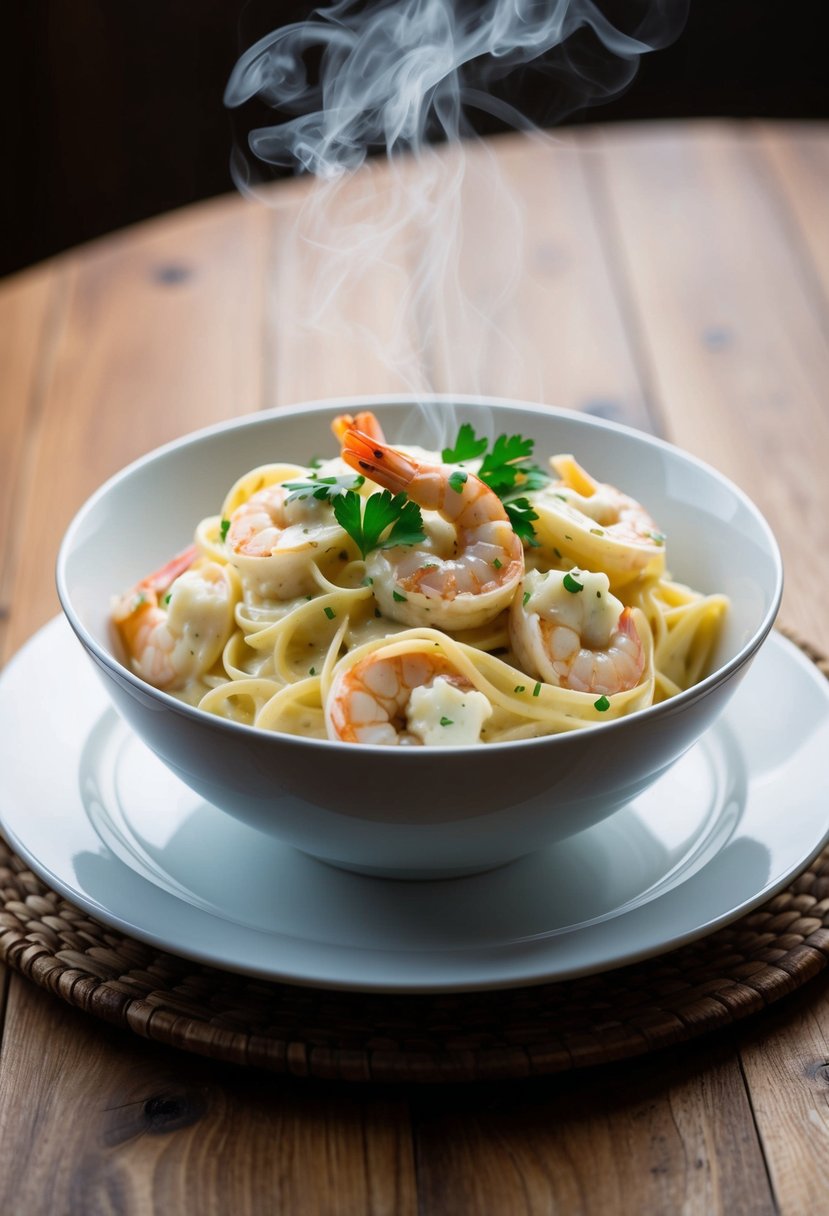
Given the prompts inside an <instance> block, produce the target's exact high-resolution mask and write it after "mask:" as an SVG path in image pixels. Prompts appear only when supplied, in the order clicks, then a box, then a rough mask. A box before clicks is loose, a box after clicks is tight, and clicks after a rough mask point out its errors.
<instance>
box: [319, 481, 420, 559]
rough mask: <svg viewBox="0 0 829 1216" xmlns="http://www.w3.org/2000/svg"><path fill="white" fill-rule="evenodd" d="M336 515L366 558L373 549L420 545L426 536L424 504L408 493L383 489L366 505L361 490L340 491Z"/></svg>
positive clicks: (373, 495)
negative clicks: (355, 491)
mask: <svg viewBox="0 0 829 1216" xmlns="http://www.w3.org/2000/svg"><path fill="white" fill-rule="evenodd" d="M334 515H335V517H336V520H337V523H338V524H339V525H340V527H341V528H344V529H345V531H346V532H347V533H348V535H349V536H350V537H351V539H352V540H353V541H354V543H355V544H356V545H357V548H358V549H359V550H360V553H361V554H362V556H363V557H364V558H365V557H366V556H367V555H368V554H369V553H370V552H371V551H372V549H389V548H391V547H392V546H393V545H416V544H417V543H418V541H421V540H425V539H426V534H425V532H424V531H423V516H422V515H421V514H420V507H419V506H418V505H417V503H415V502H410V501H409V499H408V498H407V497H406V495H405V494H395V495H392V494H391V493H390V491H389V490H383V491H382V492H381V493H378V494H372V495H371V497H370V498H367V499H366V500H365V505H363V499H361V497H360V495H359V494H354V493H352V492H347V493H345V494H340V495H338V496H337V498H335V499H334ZM389 528H390V529H391V531H387V529H389ZM384 533H386V535H385V536H384V535H383V534H384Z"/></svg>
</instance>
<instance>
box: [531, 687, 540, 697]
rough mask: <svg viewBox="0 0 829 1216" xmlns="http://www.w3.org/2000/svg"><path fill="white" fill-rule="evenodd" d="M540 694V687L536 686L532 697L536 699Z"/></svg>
mask: <svg viewBox="0 0 829 1216" xmlns="http://www.w3.org/2000/svg"><path fill="white" fill-rule="evenodd" d="M540 692H541V685H540V684H536V686H535V688H534V689H533V696H534V697H537V696H538V694H539V693H540Z"/></svg>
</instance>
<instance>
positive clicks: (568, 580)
mask: <svg viewBox="0 0 829 1216" xmlns="http://www.w3.org/2000/svg"><path fill="white" fill-rule="evenodd" d="M562 582H563V583H564V590H565V591H570V592H572V594H573V595H577V594H578V592H579V591H584V583H579V582H577V580H576V579H574V578H573V576H572V574H565V576H564V578H563V579H562Z"/></svg>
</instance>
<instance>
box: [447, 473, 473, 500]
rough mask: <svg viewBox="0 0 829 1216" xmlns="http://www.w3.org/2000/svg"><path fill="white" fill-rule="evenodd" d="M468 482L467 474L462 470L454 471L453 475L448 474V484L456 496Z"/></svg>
mask: <svg viewBox="0 0 829 1216" xmlns="http://www.w3.org/2000/svg"><path fill="white" fill-rule="evenodd" d="M468 480H469V474H468V473H464V471H463V470H462V469H456V470H455V472H454V473H450V474H449V484H450V486H451V487H452V489H453V490H454V491H455V493H456V494H461V493H462V492H463V487H464V486H465V485H466V483H467V481H468Z"/></svg>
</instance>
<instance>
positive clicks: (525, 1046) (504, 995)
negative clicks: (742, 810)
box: [0, 642, 829, 1081]
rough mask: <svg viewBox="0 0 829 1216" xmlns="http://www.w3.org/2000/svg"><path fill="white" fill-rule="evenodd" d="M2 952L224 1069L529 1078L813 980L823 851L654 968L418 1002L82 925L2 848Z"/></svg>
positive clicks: (676, 1031)
mask: <svg viewBox="0 0 829 1216" xmlns="http://www.w3.org/2000/svg"><path fill="white" fill-rule="evenodd" d="M799 645H800V646H801V648H802V649H803V650H804V651H805V652H806V653H807V654H808V655H809V657H810V658H811V659H812V660H813V661H814V662H815V663H817V664H818V666H820V667H821V669H822V670H823V671H824V673H825V674H827V675H829V662H828V661H827V660H826V659H824V658H823V657H822V656H821V655H819V654H817V653H816V652H815V651H814V650H813V648H811V647H809V646H807V645H805V644H804V643H802V642H800V643H799ZM827 802H828V803H829V799H827ZM783 810H784V808H781V813H782V812H783ZM827 816H828V817H829V806H827ZM0 956H2V958H4V959H5V961H6V962H7V963H9V964H10V965H11V966H12V967H14V968H16V969H17V970H18V971H20V972H21V973H22V974H23V975H25V976H27V977H28V978H29V979H32V980H34V981H35V983H37V984H40V985H41V986H42V987H44V988H47V989H48V990H49V991H50V992H53V993H55V994H56V995H57V996H60V997H62V998H63V1000H65V1001H67V1002H68V1003H69V1004H70V1005H74V1006H77V1007H78V1008H80V1009H83V1010H85V1011H86V1012H88V1013H92V1014H95V1015H96V1016H98V1017H100V1018H103V1019H104V1020H105V1021H107V1022H110V1023H113V1024H114V1025H116V1026H121V1027H123V1028H125V1029H127V1030H130V1031H132V1032H133V1033H135V1034H138V1035H141V1036H143V1037H144V1038H147V1039H153V1040H156V1041H158V1042H162V1043H166V1044H169V1045H172V1046H173V1047H178V1048H181V1049H183V1050H185V1051H191V1052H197V1053H199V1054H201V1055H205V1056H210V1057H213V1058H215V1059H219V1060H225V1061H232V1062H234V1063H237V1064H245V1065H250V1066H254V1067H258V1068H266V1069H270V1070H272V1071H273V1072H277V1073H286V1074H291V1075H295V1076H314V1077H320V1078H338V1079H341V1080H348V1081H470V1080H486V1079H488V1080H493V1079H497V1078H504V1077H526V1076H533V1075H540V1074H544V1073H555V1072H563V1071H566V1070H568V1069H573V1068H579V1067H584V1066H586V1065H591V1064H599V1063H605V1062H608V1061H611V1060H620V1059H624V1058H626V1057H629V1056H634V1055H640V1054H642V1053H644V1052H648V1051H651V1050H654V1049H656V1048H660V1047H665V1046H667V1045H669V1044H672V1043H677V1042H680V1041H683V1040H686V1039H690V1038H693V1037H695V1036H697V1035H700V1034H702V1033H704V1032H706V1031H710V1030H714V1029H715V1028H717V1027H722V1026H725V1025H728V1024H729V1023H732V1022H734V1021H736V1020H738V1019H740V1018H743V1017H746V1016H748V1015H749V1014H752V1013H756V1012H757V1011H759V1010H761V1009H763V1008H765V1007H766V1006H767V1005H769V1004H770V1003H771V1002H772V1001H775V1000H777V999H778V998H780V997H782V996H785V995H786V994H787V993H789V992H791V991H793V989H795V988H797V987H798V986H799V985H801V984H803V983H805V981H806V980H809V979H811V978H812V977H813V976H815V975H816V974H817V973H818V972H819V971H821V970H822V969H823V968H824V967H826V966H827V964H828V963H829V849H826V850H825V851H824V852H823V853H822V854H820V856H819V857H818V858H817V859H816V860H815V861H814V862H813V864H812V865H811V866H809V868H808V869H807V870H806V871H805V872H804V873H802V874H801V875H800V876H799V877H798V878H796V879H795V880H794V882H792V883H791V885H790V886H789V887H788V888H786V890H784V891H782V892H780V893H779V894H778V895H776V896H775V897H774V898H773V899H771V900H770V901H769V902H768V903H767V904H765V905H763V906H762V907H761V908H758V909H756V910H755V911H754V912H752V913H750V914H749V915H748V916H745V917H743V918H742V919H741V920H739V921H737V922H735V923H734V924H733V925H730V926H728V927H727V928H725V929H721V930H720V931H719V932H717V933H714V934H712V935H711V936H709V937H706V938H703V939H702V940H700V941H698V942H695V943H693V944H691V945H688V946H684V947H682V948H681V949H679V950H675V951H673V952H671V953H669V954H665V955H662V956H660V957H659V958H656V959H652V960H650V961H648V962H644V963H639V964H636V965H634V966H628V967H624V968H621V969H619V970H616V971H608V972H604V973H602V974H600V975H594V976H589V977H587V978H583V979H576V980H569V981H564V982H561V983H551V984H542V985H538V986H534V987H525V988H514V989H507V990H504V991H497V992H473V993H457V994H446V993H441V994H439V995H415V996H412V995H400V994H395V995H383V994H378V993H359V992H342V991H329V990H324V989H317V988H304V987H297V986H293V985H288V984H278V983H269V982H266V981H263V980H256V979H250V978H248V977H246V976H241V975H236V974H233V973H231V972H226V971H220V970H216V969H214V968H211V967H205V966H201V965H199V964H197V963H194V962H190V961H188V960H186V959H182V958H178V957H175V956H173V955H170V954H164V953H162V952H161V951H159V950H157V949H156V948H155V947H152V946H147V945H144V944H143V943H142V942H139V941H136V940H135V939H133V938H129V937H125V936H124V935H123V934H121V933H118V932H116V931H115V930H112V929H108V928H107V927H106V926H104V925H101V924H99V923H97V922H96V921H94V920H92V919H90V917H88V916H87V914H86V913H85V912H82V911H80V910H78V909H77V908H75V907H73V906H72V905H71V904H70V903H67V902H66V901H65V900H64V899H63V898H62V897H61V896H60V895H58V894H56V892H54V891H52V890H50V889H49V888H48V887H47V886H45V885H44V883H43V882H41V881H40V879H38V878H37V877H36V876H35V875H34V874H33V873H32V872H31V871H30V870H28V869H27V867H26V864H25V863H24V862H23V861H21V860H20V858H18V857H17V856H16V855H15V854H14V853H12V852H11V850H10V849H9V848H8V846H6V845H5V844H4V843H3V842H2V841H0Z"/></svg>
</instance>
